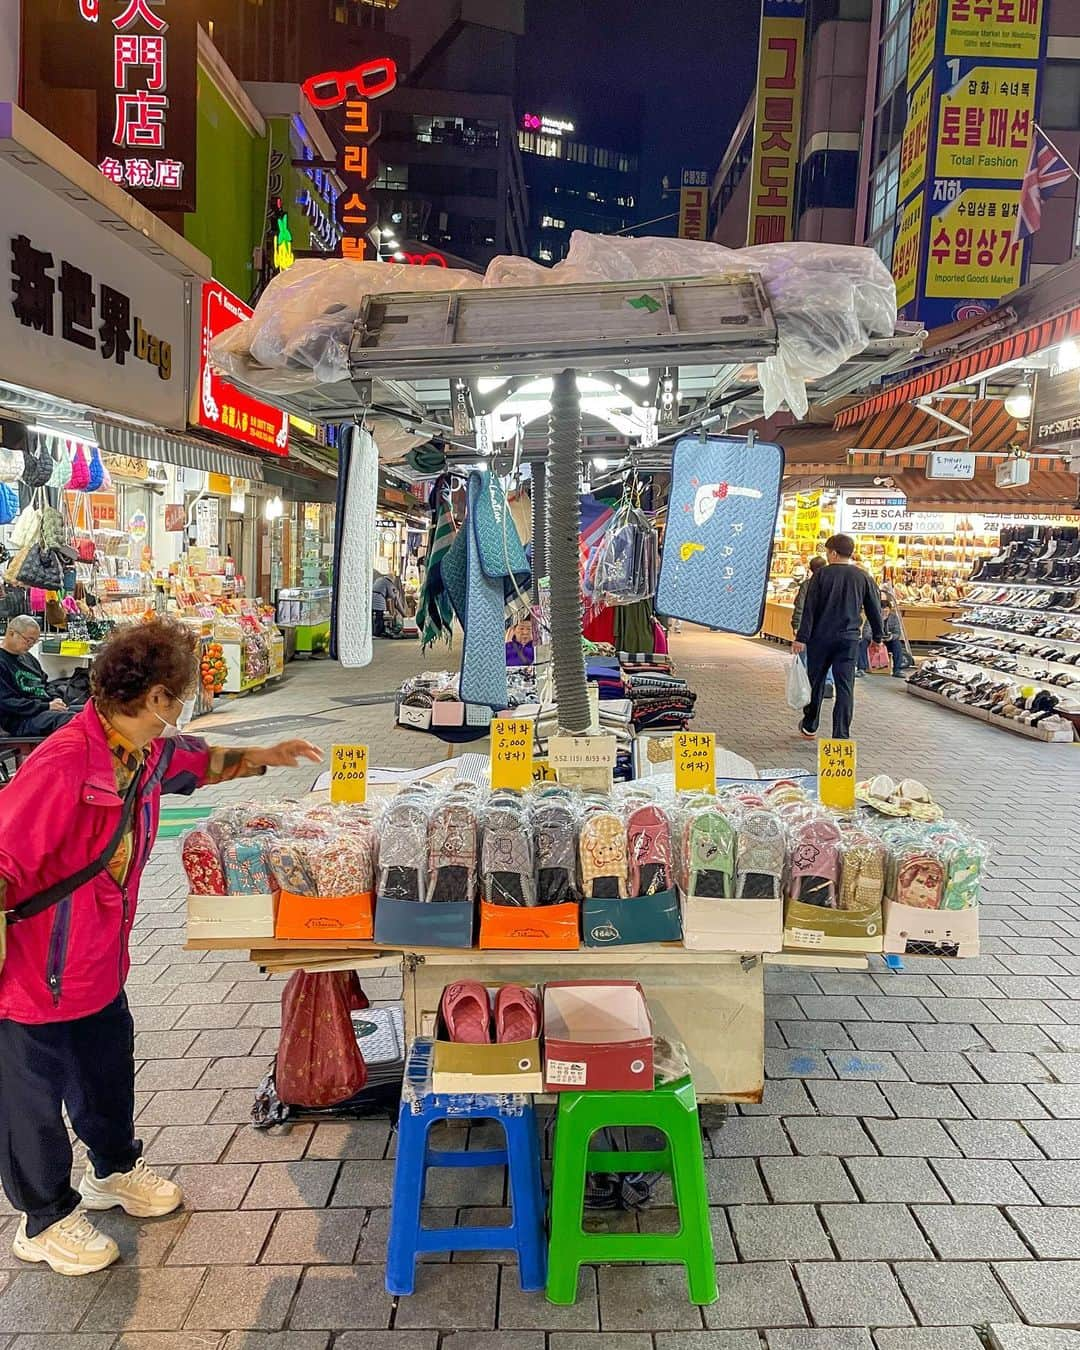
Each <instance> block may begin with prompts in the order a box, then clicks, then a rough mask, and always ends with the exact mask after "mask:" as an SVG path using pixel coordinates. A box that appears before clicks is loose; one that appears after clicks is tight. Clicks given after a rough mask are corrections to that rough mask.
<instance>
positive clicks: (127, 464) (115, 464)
mask: <svg viewBox="0 0 1080 1350" xmlns="http://www.w3.org/2000/svg"><path fill="white" fill-rule="evenodd" d="M101 462H102V463H103V464H104V465H105V467H106V469H108V471H109V476H110V478H131V479H134V480H135V482H137V483H141V482H142V481H143V479H145V478H146V477H147V475H148V474H149V472H150V465H149V463H148V462H147V461H146V460H145V459H138V458H136V456H135V455H110V454H108V453H103V454H102V456H101Z"/></svg>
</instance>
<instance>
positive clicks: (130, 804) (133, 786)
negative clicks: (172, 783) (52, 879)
mask: <svg viewBox="0 0 1080 1350" xmlns="http://www.w3.org/2000/svg"><path fill="white" fill-rule="evenodd" d="M141 777H142V775H141V774H140V773H137V774H136V775H135V777H134V778H133V779H132V780H131V783H130V785H129V787H128V790H127V792H126V793H125V794H124V809H123V811H122V812H121V813H120V823H119V825H117V827H116V830H115V832H114V834H113V836H112V838H111V839H110V840H109V842H108V843H107V844H106V845H105V847H104V849H102V851H101V853H99V854H98V856H97V857H96V858H95V859H94V861H93V862H90V863H87V864H86V866H85V867H83V868H81V869H80V870H79V871H78V872H75V873H74V874H73V875H72V876H70V877H66V878H65V879H64V880H63V881H58V882H56V883H55V884H54V885H52V886H49V887H48V888H47V889H46V890H44V891H38V893H37V895H31V896H30V897H29V898H28V899H26V900H23V901H20V903H19V904H17V905H13V906H12V907H11V909H9V910H7V911H6V913H5V915H4V918H5V919H6V921H7V926H8V927H9V928H10V927H11V925H12V924H15V923H21V922H22V921H23V920H24V919H32V918H34V916H35V915H37V914H41V913H43V912H44V911H45V910H47V909H51V908H52V906H53V905H58V904H59V903H60V901H61V900H66V899H67V898H68V896H69V895H71V894H72V893H73V892H74V891H77V890H78V889H79V887H80V886H85V885H86V883H87V882H88V881H93V879H94V878H95V877H96V876H98V875H99V874H100V873H102V872H104V870H105V868H106V867H108V865H109V863H110V862H111V861H112V857H113V854H114V853H115V852H116V850H117V849H118V848H119V847H120V844H121V842H122V841H123V838H124V835H125V834H126V833H127V830H128V826H129V825H130V824H131V817H132V815H133V813H134V811H135V803H136V802H137V801H138V799H139V779H140V778H141Z"/></svg>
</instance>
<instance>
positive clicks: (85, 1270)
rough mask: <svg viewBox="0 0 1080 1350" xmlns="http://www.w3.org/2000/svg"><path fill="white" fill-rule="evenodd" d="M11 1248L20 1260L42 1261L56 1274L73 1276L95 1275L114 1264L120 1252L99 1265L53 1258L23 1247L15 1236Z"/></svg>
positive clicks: (35, 1249)
mask: <svg viewBox="0 0 1080 1350" xmlns="http://www.w3.org/2000/svg"><path fill="white" fill-rule="evenodd" d="M11 1250H12V1252H14V1254H15V1255H16V1256H17V1257H18V1258H19V1260H20V1261H27V1262H35V1263H38V1264H40V1263H42V1262H44V1264H45V1265H47V1266H48V1267H49V1269H50V1270H53V1271H55V1272H56V1274H57V1275H71V1276H75V1277H78V1276H79V1275H97V1274H98V1273H99V1272H100V1271H102V1270H107V1269H108V1268H109V1266H111V1265H115V1263H116V1262H117V1261H118V1260H119V1259H120V1253H119V1251H117V1253H116V1254H115V1256H110V1257H109V1259H108V1260H107V1261H104V1262H102V1264H101V1265H100V1266H77V1265H72V1264H71V1263H70V1262H68V1261H59V1260H53V1259H52V1258H51V1257H49V1256H48V1255H46V1253H45V1252H43V1251H41V1250H40V1249H39V1248H37V1247H29V1248H26V1247H23V1245H22V1243H21V1242H20V1241H19V1239H18V1238H17V1237H16V1238H15V1240H14V1242H12V1244H11Z"/></svg>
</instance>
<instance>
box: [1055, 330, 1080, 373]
mask: <svg viewBox="0 0 1080 1350" xmlns="http://www.w3.org/2000/svg"><path fill="white" fill-rule="evenodd" d="M1057 368H1058V370H1059V371H1061V372H1062V373H1065V372H1067V371H1070V370H1077V369H1080V345H1077V343H1075V342H1074V341H1073V340H1072V338H1066V339H1065V341H1064V342H1063V343H1062V344H1061V346H1060V347H1059V348H1058V359H1057Z"/></svg>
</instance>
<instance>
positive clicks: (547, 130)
mask: <svg viewBox="0 0 1080 1350" xmlns="http://www.w3.org/2000/svg"><path fill="white" fill-rule="evenodd" d="M521 127H522V130H523V131H539V132H542V133H543V134H544V135H545V136H572V135H573V134H574V130H575V127H574V124H573V122H568V121H567V120H566V118H564V117H549V116H548V115H547V113H531V112H527V113H524V114H523V115H522V118H521Z"/></svg>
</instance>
